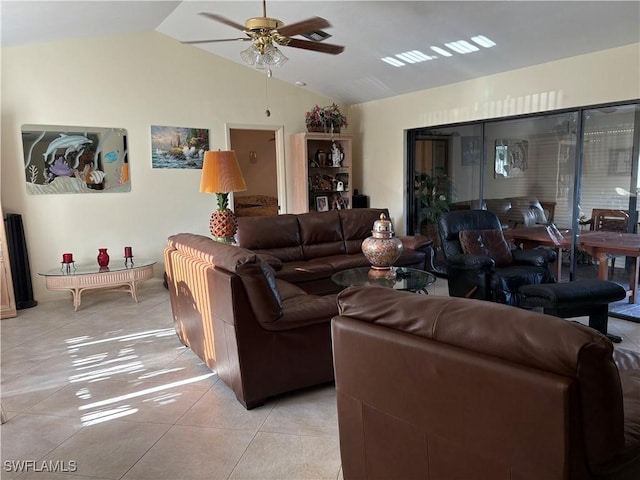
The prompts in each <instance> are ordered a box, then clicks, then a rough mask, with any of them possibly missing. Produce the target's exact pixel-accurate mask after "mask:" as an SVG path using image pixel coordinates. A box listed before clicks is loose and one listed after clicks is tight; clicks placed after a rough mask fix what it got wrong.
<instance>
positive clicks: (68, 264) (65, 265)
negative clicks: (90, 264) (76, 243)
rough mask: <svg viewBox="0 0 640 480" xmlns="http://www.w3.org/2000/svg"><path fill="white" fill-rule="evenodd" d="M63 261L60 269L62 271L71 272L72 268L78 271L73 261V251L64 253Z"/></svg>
mask: <svg viewBox="0 0 640 480" xmlns="http://www.w3.org/2000/svg"><path fill="white" fill-rule="evenodd" d="M61 263H62V266H61V267H60V271H61V272H62V273H66V274H70V273H71V269H72V268H73V271H74V272H75V271H76V265H75V262H74V261H73V253H63V254H62V262H61Z"/></svg>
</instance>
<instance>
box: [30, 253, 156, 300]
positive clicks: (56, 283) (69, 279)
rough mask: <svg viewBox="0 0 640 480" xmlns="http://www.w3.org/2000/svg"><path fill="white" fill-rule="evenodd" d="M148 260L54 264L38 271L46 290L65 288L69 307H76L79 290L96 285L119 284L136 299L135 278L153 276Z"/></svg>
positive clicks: (110, 286)
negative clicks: (70, 299) (46, 269)
mask: <svg viewBox="0 0 640 480" xmlns="http://www.w3.org/2000/svg"><path fill="white" fill-rule="evenodd" d="M155 263H156V262H154V261H152V260H136V262H135V264H132V265H124V264H116V263H112V264H110V265H109V266H108V267H99V266H98V265H97V264H93V265H74V266H71V265H70V266H69V267H70V268H68V269H65V268H54V269H52V270H49V271H46V272H39V273H38V274H39V275H42V276H43V277H45V279H46V284H47V289H49V290H69V291H70V292H71V294H72V296H73V308H74V310H75V311H76V312H77V311H78V307H80V302H81V297H82V292H84V291H85V290H91V289H96V288H118V287H121V288H123V289H124V290H125V291H127V292H131V296H132V297H133V299H134V300H135V301H136V302H137V301H138V292H137V286H138V283H139V282H142V281H143V280H148V279H150V278H153V265H154V264H155Z"/></svg>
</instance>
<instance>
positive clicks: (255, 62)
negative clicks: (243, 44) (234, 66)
mask: <svg viewBox="0 0 640 480" xmlns="http://www.w3.org/2000/svg"><path fill="white" fill-rule="evenodd" d="M263 51H264V53H260V49H259V48H258V47H256V46H255V45H253V44H252V45H250V46H249V47H248V48H246V49H245V50H243V51H242V52H240V58H242V61H243V62H245V63H246V64H248V65H250V66H252V67H255V68H256V69H257V70H265V69H266V68H267V67H269V66H273V67H280V66H282V65H284V64H285V63H286V62H287V61H288V60H289V59H288V58H287V57H286V56H285V55H284V54H283V53H282V52H281V51H280V50H279V49H278V48H277V47H276V46H274V45H273V44H267V45H266V46H264V47H263Z"/></svg>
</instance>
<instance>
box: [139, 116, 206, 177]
mask: <svg viewBox="0 0 640 480" xmlns="http://www.w3.org/2000/svg"><path fill="white" fill-rule="evenodd" d="M207 150H209V130H207V129H204V128H188V127H167V126H158V125H152V126H151V166H152V168H194V169H201V168H202V161H203V159H204V153H205V152H206V151H207Z"/></svg>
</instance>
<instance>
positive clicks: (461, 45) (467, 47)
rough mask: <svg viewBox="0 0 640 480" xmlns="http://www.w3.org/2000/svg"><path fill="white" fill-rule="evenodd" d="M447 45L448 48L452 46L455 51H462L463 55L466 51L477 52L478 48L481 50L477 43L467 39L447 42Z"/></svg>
mask: <svg viewBox="0 0 640 480" xmlns="http://www.w3.org/2000/svg"><path fill="white" fill-rule="evenodd" d="M445 46H446V47H447V48H450V49H451V50H453V51H454V52H457V53H461V54H463V55H464V54H465V53H471V52H477V51H478V50H480V49H479V48H478V47H476V46H475V45H471V44H470V43H469V42H467V41H466V40H458V41H457V42H450V43H445Z"/></svg>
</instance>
